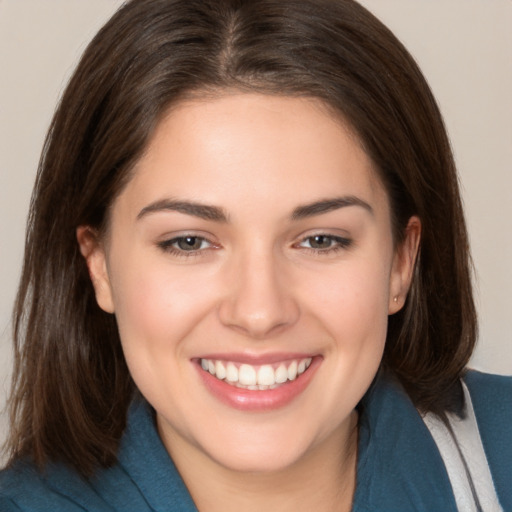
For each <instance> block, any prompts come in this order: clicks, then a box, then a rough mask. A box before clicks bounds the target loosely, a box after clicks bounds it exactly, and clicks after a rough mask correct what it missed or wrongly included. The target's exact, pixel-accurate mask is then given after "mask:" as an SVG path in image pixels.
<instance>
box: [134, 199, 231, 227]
mask: <svg viewBox="0 0 512 512" xmlns="http://www.w3.org/2000/svg"><path fill="white" fill-rule="evenodd" d="M162 211H172V212H179V213H184V214H186V215H192V216H193V217H199V218H200V219H205V220H212V221H215V222H228V216H227V215H226V213H225V212H224V210H223V209H222V208H219V207H217V206H210V205H206V204H201V203H195V202H193V201H176V200H173V199H161V200H159V201H155V202H154V203H151V204H149V205H148V206H145V207H144V208H142V210H141V211H140V212H139V214H138V215H137V220H139V219H142V218H143V217H145V216H146V215H148V214H150V213H157V212H162Z"/></svg>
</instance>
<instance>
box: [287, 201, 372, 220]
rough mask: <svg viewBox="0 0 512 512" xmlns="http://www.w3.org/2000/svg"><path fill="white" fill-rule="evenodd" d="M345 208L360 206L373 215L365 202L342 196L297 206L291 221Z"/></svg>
mask: <svg viewBox="0 0 512 512" xmlns="http://www.w3.org/2000/svg"><path fill="white" fill-rule="evenodd" d="M347 206H360V207H362V208H364V209H365V210H367V211H368V212H369V213H371V214H372V215H373V208H372V207H371V206H370V205H369V204H368V203H367V202H366V201H363V200H362V199H360V198H359V197H356V196H343V197H334V198H330V199H322V200H321V201H315V202H314V203H309V204H305V205H303V206H298V207H297V208H295V210H293V213H292V220H300V219H305V218H307V217H314V216H315V215H321V214H322V213H327V212H331V211H333V210H339V209H340V208H346V207H347Z"/></svg>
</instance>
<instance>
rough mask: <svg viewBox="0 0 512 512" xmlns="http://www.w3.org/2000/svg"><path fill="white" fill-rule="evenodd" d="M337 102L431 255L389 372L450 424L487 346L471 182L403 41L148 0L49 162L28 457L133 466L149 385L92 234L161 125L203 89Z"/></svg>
mask: <svg viewBox="0 0 512 512" xmlns="http://www.w3.org/2000/svg"><path fill="white" fill-rule="evenodd" d="M226 88H232V89H237V90H248V91H262V92H265V93H271V94H284V95H300V96H310V97H316V98H320V99H322V100H323V101H324V102H325V103H326V104H328V105H329V106H330V107H331V108H332V109H334V110H335V111H336V112H338V113H339V114H340V115H341V116H343V118H344V119H345V120H346V121H347V122H348V123H349V124H350V125H351V126H352V128H353V129H354V130H355V132H356V133H357V134H358V135H359V138H360V140H361V141H362V144H363V145H364V147H365V150H366V151H367V152H368V154H369V155H370V157H371V158H372V159H373V162H374V164H375V167H376V169H377V170H378V172H379V174H380V176H381V178H382V180H383V182H384V184H385V186H386V188H387V190H388V193H389V197H390V200H391V205H392V212H393V225H394V235H395V239H396V240H397V242H398V243H399V242H400V240H401V239H402V236H403V233H404V229H405V226H406V224H407V221H408V219H409V218H410V216H411V215H413V214H415V215H418V216H419V217H420V219H421V222H422V241H421V248H420V256H419V260H418V262H417V265H416V269H415V275H414V280H413V284H412V288H411V290H410V293H409V296H408V298H407V301H406V304H405V306H404V308H403V309H402V310H401V311H400V312H399V313H397V314H395V315H393V316H391V317H390V318H389V329H388V339H387V344H386V348H385V354H384V361H383V366H384V367H387V368H389V369H390V370H392V371H393V372H394V373H395V374H396V375H397V376H398V378H399V379H400V380H401V382H402V383H403V385H404V386H405V388H406V389H407V391H408V392H409V394H410V396H411V398H412V400H413V401H414V403H415V404H416V405H417V406H418V407H420V408H422V409H424V410H434V411H436V412H442V411H443V410H444V409H445V408H446V407H447V403H448V402H447V396H448V391H447V390H449V389H450V387H451V386H452V385H453V384H454V383H455V382H456V381H457V379H458V378H459V377H460V375H461V373H462V372H463V370H464V367H465V365H466V364H467V361H468V359H469V357H470V354H471V352H472V349H473V346H474V342H475V338H476V317H475V309H474V304H473V299H472V291H471V275H470V261H469V252H468V241H467V233H466V228H465V224H464V218H463V212H462V207H461V200H460V197H459V191H458V183H457V176H456V171H455V166H454V161H453V157H452V154H451V150H450V145H449V142H448V138H447V135H446V131H445V128H444V126H443V122H442V119H441V115H440V113H439V110H438V107H437V106H436V103H435V101H434V98H433V97H432V94H431V92H430V90H429V87H428V85H427V83H426V82H425V79H424V78H423V76H422V74H421V72H420V71H419V69H418V67H417V66H416V64H415V62H414V61H413V59H412V58H411V56H410V55H409V54H408V53H407V51H406V50H405V49H404V47H403V46H402V45H401V43H400V42H399V41H398V40H397V39H396V38H395V37H394V36H393V35H392V34H391V32H390V31H389V30H388V29H387V28H386V27H384V26H383V25H382V24H381V23H380V22H379V21H378V20H377V19H376V18H375V17H374V16H373V15H371V14H370V13H369V12H367V11H366V10H365V9H364V8H362V7H361V6H360V5H359V4H357V3H356V2H354V1H353V0H133V1H131V2H128V3H127V4H126V5H125V6H123V7H122V8H121V9H120V10H119V11H118V12H117V13H116V14H115V15H114V16H113V18H112V19H111V20H110V21H109V22H108V23H107V24H106V25H105V27H104V28H103V29H102V30H101V31H100V32H99V33H98V34H97V36H96V37H95V38H94V39H93V41H92V42H91V43H90V44H89V46H88V48H87V49H86V51H85V53H84V55H83V57H82V59H81V61H80V64H79V65H78V68H77V70H76V71H75V73H74V75H73V77H72V78H71V81H70V83H69V85H68V87H67V89H66V91H65V92H64V95H63V97H62V99H61V102H60V105H59V107H58V109H57V111H56V113H55V116H54V119H53V121H52V124H51V127H50V130H49V133H48V136H47V138H46V142H45V145H44V148H43V153H42V157H41V161H40V165H39V171H38V176H37V181H36V185H35V190H34V194H33V199H32V204H31V210H30V217H29V224H28V230H27V239H26V252H25V260H24V268H23V275H22V279H21V284H20V288H19V293H18V297H17V302H16V306H15V316H14V320H15V321H14V339H15V372H14V379H13V389H12V395H11V399H10V407H11V422H12V431H11V437H10V441H9V445H8V446H9V448H10V454H11V460H14V459H15V458H17V457H20V456H24V455H27V456H30V457H32V458H33V459H34V460H35V462H36V463H37V464H38V465H39V466H43V465H44V464H45V463H46V462H47V461H48V460H64V461H65V462H67V463H69V464H71V465H72V466H74V467H75V468H76V469H77V470H78V471H79V472H81V473H83V474H90V473H91V472H92V471H93V470H94V468H95V467H97V466H98V465H99V466H108V465H110V464H112V463H113V462H114V461H115V460H116V452H117V446H118V442H119V439H120V437H121V435H122V432H123V429H124V426H125V421H126V411H127V408H128V405H129V403H130V401H131V399H132V397H133V392H134V384H133V382H132V380H131V378H130V375H129V373H128V370H127V367H126V364H125V361H124V358H123V354H122V350H121V346H120V341H119V335H118V331H117V327H116V322H115V318H114V316H112V315H109V314H107V313H105V312H103V311H102V310H101V309H100V308H99V307H98V306H97V304H96V301H95V296H94V291H93V288H92V285H91V282H90V279H89V276H88V271H87V268H86V264H85V261H84V260H83V258H82V257H81V255H80V253H79V249H78V244H77V242H76V238H75V232H76V228H77V226H79V225H90V226H92V227H96V228H101V227H102V226H103V225H104V223H105V219H106V215H107V212H108V208H109V205H111V204H112V201H113V199H114V198H115V197H116V195H117V194H118V193H119V191H120V190H121V188H122V187H123V184H124V183H125V182H126V181H127V180H128V179H129V176H130V170H131V169H132V168H133V166H134V163H135V162H136V161H137V159H138V158H139V157H140V156H141V154H142V152H143V151H144V149H145V147H146V146H147V143H148V140H149V139H150V137H151V135H152V132H153V130H154V128H155V126H156V124H157V123H158V120H159V118H160V117H161V116H162V115H163V113H164V112H165V111H166V109H168V108H169V106H171V105H172V104H174V103H176V102H177V101H179V100H180V99H182V98H183V97H185V96H187V95H189V94H191V93H194V92H196V93H197V92H200V91H204V92H211V91H218V90H219V89H226Z"/></svg>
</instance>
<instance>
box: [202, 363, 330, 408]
mask: <svg viewBox="0 0 512 512" xmlns="http://www.w3.org/2000/svg"><path fill="white" fill-rule="evenodd" d="M320 364H321V358H320V357H314V358H313V361H312V362H311V364H310V366H309V368H308V369H307V370H306V371H305V372H304V373H303V374H301V375H300V376H299V377H297V378H296V379H295V380H294V381H289V382H286V383H284V384H282V385H280V386H278V387H277V388H274V389H266V390H262V391H259V390H251V389H245V388H237V387H236V386H232V385H230V384H227V383H226V382H224V381H223V380H219V379H217V378H216V377H214V376H213V375H211V374H210V373H209V372H206V371H205V370H203V369H202V368H201V365H200V364H199V363H198V362H197V363H196V366H197V368H198V371H199V375H200V377H201V379H202V381H203V383H204V385H205V386H206V388H207V389H208V391H210V393H212V395H214V396H215V397H216V398H218V399H219V400H220V401H221V402H223V403H225V404H226V405H229V406H230V407H233V408H235V409H239V410H242V411H271V410H275V409H279V408H281V407H284V406H286V405H288V404H289V403H290V402H292V401H293V400H294V399H295V398H297V397H298V396H299V395H300V394H301V393H302V392H303V391H304V390H305V389H306V388H307V386H308V384H309V383H310V382H311V379H312V378H313V376H314V374H315V372H316V370H317V369H318V367H319V366H320Z"/></svg>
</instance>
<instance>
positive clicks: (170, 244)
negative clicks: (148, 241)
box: [158, 235, 217, 258]
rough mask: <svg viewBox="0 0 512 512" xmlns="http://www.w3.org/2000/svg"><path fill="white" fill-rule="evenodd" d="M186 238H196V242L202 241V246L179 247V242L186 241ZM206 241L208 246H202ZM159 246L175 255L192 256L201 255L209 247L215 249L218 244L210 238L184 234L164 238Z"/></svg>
mask: <svg viewBox="0 0 512 512" xmlns="http://www.w3.org/2000/svg"><path fill="white" fill-rule="evenodd" d="M186 240H194V241H196V242H200V244H201V245H200V247H199V248H197V249H191V250H187V249H181V248H179V247H176V245H177V244H179V243H180V242H184V241H186ZM204 243H207V244H208V245H209V246H208V247H202V246H203V244H204ZM158 247H160V249H162V250H163V251H164V252H166V253H169V254H171V255H173V256H178V257H182V258H190V257H194V256H199V255H200V254H202V253H203V252H204V251H207V250H209V249H215V248H217V246H216V245H215V244H214V243H212V242H210V241H209V240H208V239H206V238H205V237H203V236H196V235H183V236H177V237H175V238H171V239H170V240H164V241H162V242H159V243H158Z"/></svg>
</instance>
